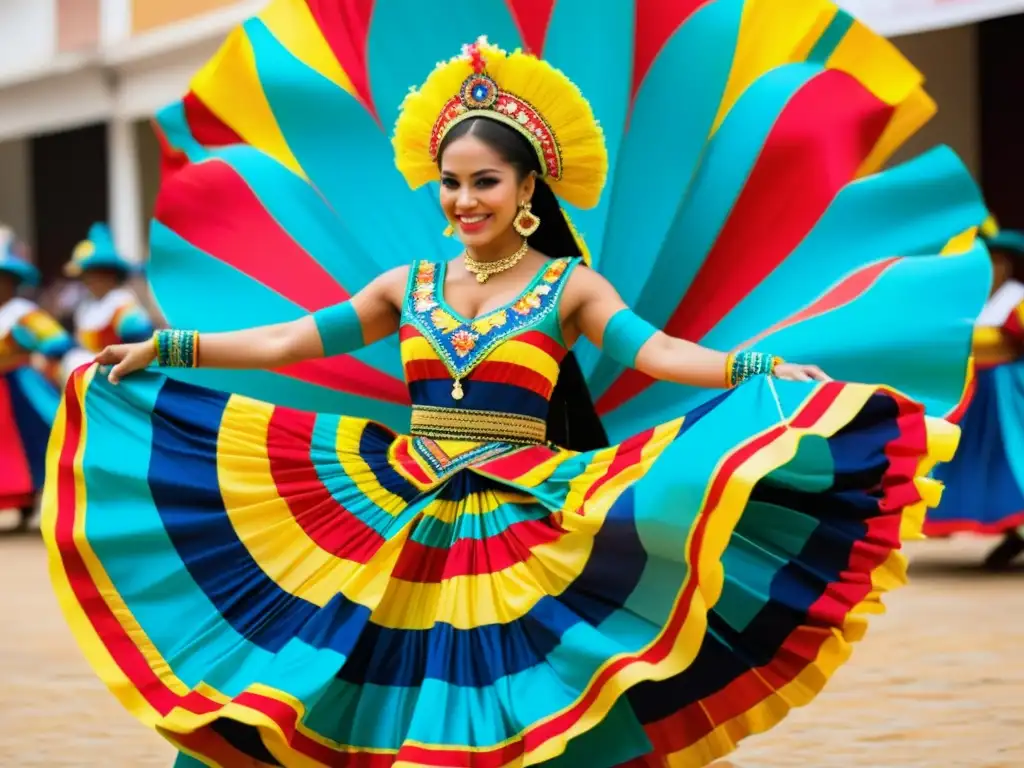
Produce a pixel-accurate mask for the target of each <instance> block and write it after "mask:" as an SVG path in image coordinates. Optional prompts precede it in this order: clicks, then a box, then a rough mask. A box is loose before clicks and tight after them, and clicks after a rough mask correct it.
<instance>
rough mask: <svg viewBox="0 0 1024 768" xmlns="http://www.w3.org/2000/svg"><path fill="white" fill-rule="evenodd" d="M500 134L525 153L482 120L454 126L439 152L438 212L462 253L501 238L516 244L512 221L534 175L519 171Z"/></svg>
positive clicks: (510, 133)
mask: <svg viewBox="0 0 1024 768" xmlns="http://www.w3.org/2000/svg"><path fill="white" fill-rule="evenodd" d="M487 123H491V124H492V125H493V127H491V126H487V125H486V124H487ZM463 125H466V128H465V129H463V130H459V129H461V128H462V126H463ZM495 129H497V132H495ZM504 134H508V139H511V141H512V142H520V143H521V144H522V145H524V146H525V147H527V148H528V145H526V142H525V140H524V139H522V138H521V137H520V136H519V135H518V134H517V133H515V131H513V130H512V129H510V128H506V127H505V126H503V125H501V124H499V123H496V122H494V121H491V120H487V119H486V118H477V119H475V120H467V121H466V123H463V124H461V125H458V126H456V127H455V128H454V129H452V132H451V133H450V134H449V136H447V137H446V138H445V141H444V142H443V143H442V146H441V151H440V156H439V158H438V165H439V167H440V170H441V208H442V210H443V211H444V215H445V216H446V217H447V218H448V221H449V222H451V224H452V226H453V227H454V228H455V232H456V234H457V235H458V237H459V239H460V240H461V241H462V242H463V244H464V245H466V246H467V247H480V246H485V245H489V244H491V243H496V242H499V241H500V240H501V239H504V238H507V239H509V241H510V242H511V243H514V242H516V240H517V239H518V237H519V236H518V235H516V234H515V232H514V231H513V229H512V221H513V220H514V219H515V217H516V214H517V213H518V211H519V205H520V203H523V202H526V201H529V200H530V199H531V198H532V197H533V191H534V184H535V182H534V179H535V175H534V172H533V171H532V170H531V169H529V168H528V167H525V166H524V165H523V161H522V158H521V157H520V156H519V152H518V150H519V147H518V146H517V145H516V144H515V143H509V144H508V145H506V137H505V135H504ZM495 136H497V137H498V139H497V140H495ZM509 147H511V151H510V149H509ZM530 151H532V150H530ZM527 159H529V156H528V155H527Z"/></svg>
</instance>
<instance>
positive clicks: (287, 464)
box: [267, 407, 384, 563]
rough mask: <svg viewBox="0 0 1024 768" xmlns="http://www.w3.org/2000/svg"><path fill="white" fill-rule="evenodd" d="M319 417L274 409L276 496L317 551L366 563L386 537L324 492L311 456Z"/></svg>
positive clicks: (270, 441)
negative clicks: (315, 427)
mask: <svg viewBox="0 0 1024 768" xmlns="http://www.w3.org/2000/svg"><path fill="white" fill-rule="evenodd" d="M315 424H316V416H315V414H312V413H305V412H303V411H296V410H292V409H290V408H281V407H278V408H275V409H274V414H273V416H271V418H270V427H269V429H268V430H267V457H268V458H269V459H270V473H271V475H272V476H273V478H274V484H275V485H276V486H277V492H278V494H279V495H280V496H281V498H282V499H284V501H285V503H287V505H288V508H289V509H290V510H291V513H292V516H293V517H294V518H295V522H296V523H298V524H299V526H300V527H301V528H302V530H303V531H304V532H305V533H306V535H307V536H309V538H310V539H311V540H312V541H313V542H315V543H316V545H317V546H318V547H320V548H321V549H323V550H325V551H326V552H330V553H331V554H333V555H335V556H337V557H342V558H345V559H346V560H352V561H355V562H358V563H366V562H368V561H369V560H370V558H371V557H373V556H374V554H376V553H377V551H378V550H379V549H380V548H381V546H382V545H383V544H384V537H383V536H381V535H380V534H379V533H377V532H376V531H375V530H374V529H373V528H371V527H370V526H368V525H366V524H365V523H364V522H363V521H362V520H360V519H359V518H358V517H356V516H355V515H354V514H353V513H352V512H351V511H350V510H348V509H346V508H345V507H344V506H342V505H341V504H340V503H339V502H338V500H337V499H335V498H334V497H333V496H332V495H331V494H330V492H329V491H328V490H327V489H326V488H325V487H324V484H323V482H321V480H320V477H319V475H318V474H317V471H316V467H315V466H313V462H312V460H311V459H310V456H309V448H310V444H311V442H312V440H313V428H314V426H315Z"/></svg>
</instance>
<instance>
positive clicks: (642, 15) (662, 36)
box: [631, 0, 709, 99]
mask: <svg viewBox="0 0 1024 768" xmlns="http://www.w3.org/2000/svg"><path fill="white" fill-rule="evenodd" d="M708 2H709V0H659V2H656V3H650V2H638V3H637V4H636V43H635V48H634V53H633V93H632V97H631V98H632V99H635V98H636V94H637V92H638V91H639V90H640V86H641V84H642V83H643V80H644V77H646V76H647V73H648V72H649V71H650V69H651V65H652V64H654V60H655V59H656V58H657V56H658V54H659V53H660V52H661V49H662V48H664V47H665V43H667V42H668V41H669V40H671V39H672V36H673V35H675V33H676V32H677V31H678V30H679V28H680V27H681V26H683V24H685V23H686V20H687V19H689V18H690V17H691V16H693V14H694V13H695V12H696V11H697V9H698V8H700V7H701V6H703V5H706V4H707V3H708Z"/></svg>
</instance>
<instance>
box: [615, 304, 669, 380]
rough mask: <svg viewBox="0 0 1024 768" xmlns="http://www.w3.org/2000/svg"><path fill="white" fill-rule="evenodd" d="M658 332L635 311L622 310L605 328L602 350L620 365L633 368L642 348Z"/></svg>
mask: <svg viewBox="0 0 1024 768" xmlns="http://www.w3.org/2000/svg"><path fill="white" fill-rule="evenodd" d="M657 332H658V329H657V328H655V327H654V326H653V325H651V324H650V323H648V322H647V321H646V320H644V319H642V318H640V317H638V316H637V315H636V313H634V312H633V310H631V309H620V310H619V311H618V312H616V313H615V314H614V315H612V318H611V320H609V321H608V325H606V326H605V328H604V338H603V339H602V340H601V350H602V351H603V352H604V353H605V354H606V355H608V357H610V358H611V359H612V360H614V361H615V362H617V363H619V364H620V365H625V366H626V367H628V368H633V367H635V366H636V356H637V355H638V354H640V348H641V347H643V345H644V344H646V343H647V341H648V340H649V339H650V338H651V337H652V336H653V335H654V334H656V333H657Z"/></svg>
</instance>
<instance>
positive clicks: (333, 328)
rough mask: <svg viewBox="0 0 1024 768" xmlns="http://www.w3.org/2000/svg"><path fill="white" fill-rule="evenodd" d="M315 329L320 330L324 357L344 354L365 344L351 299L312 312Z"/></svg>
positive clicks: (360, 324)
mask: <svg viewBox="0 0 1024 768" xmlns="http://www.w3.org/2000/svg"><path fill="white" fill-rule="evenodd" d="M313 320H314V321H315V322H316V329H317V330H318V331H319V332H320V343H321V344H323V346H324V357H334V356H335V355H344V354H345V353H346V352H352V351H354V350H356V349H361V348H362V347H364V346H366V342H365V341H363V324H362V323H361V322H359V315H358V313H357V312H356V310H355V307H353V306H352V302H351V301H343V302H341V303H340V304H334V305H333V306H330V307H324V308H323V309H318V310H317V311H316V312H314V313H313Z"/></svg>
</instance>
